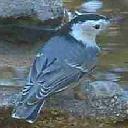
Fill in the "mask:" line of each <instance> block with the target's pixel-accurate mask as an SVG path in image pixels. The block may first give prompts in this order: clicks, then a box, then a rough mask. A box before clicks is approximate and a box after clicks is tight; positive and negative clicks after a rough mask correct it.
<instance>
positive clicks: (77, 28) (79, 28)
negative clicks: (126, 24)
mask: <svg viewBox="0 0 128 128" xmlns="http://www.w3.org/2000/svg"><path fill="white" fill-rule="evenodd" d="M109 25H110V21H109V20H103V19H100V20H87V21H85V22H81V23H77V24H74V25H73V26H72V31H71V33H70V34H71V35H72V36H73V37H74V38H75V39H77V40H79V41H82V42H83V43H84V44H87V45H88V46H90V45H91V46H94V45H96V41H95V38H96V35H98V34H99V33H100V32H101V31H103V30H105V29H106V28H107V27H108V26H109Z"/></svg>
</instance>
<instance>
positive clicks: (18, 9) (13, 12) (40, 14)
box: [0, 0, 64, 20]
mask: <svg viewBox="0 0 128 128" xmlns="http://www.w3.org/2000/svg"><path fill="white" fill-rule="evenodd" d="M63 13H64V10H63V3H62V1H61V0H13V1H12V0H4V1H3V0H0V16H1V17H15V18H16V17H20V16H36V17H37V18H39V19H40V20H47V19H50V18H51V17H52V18H56V17H60V16H62V15H63Z"/></svg>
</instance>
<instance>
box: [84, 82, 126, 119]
mask: <svg viewBox="0 0 128 128" xmlns="http://www.w3.org/2000/svg"><path fill="white" fill-rule="evenodd" d="M85 90H86V95H87V97H88V100H87V102H88V105H89V109H88V116H91V117H95V118H99V119H101V118H111V119H113V120H117V121H119V120H120V121H121V120H124V119H128V91H124V90H123V89H122V88H121V87H120V86H119V85H118V84H116V83H114V82H110V81H96V82H93V83H91V84H89V85H88V86H86V89H85Z"/></svg>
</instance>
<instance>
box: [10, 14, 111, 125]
mask: <svg viewBox="0 0 128 128" xmlns="http://www.w3.org/2000/svg"><path fill="white" fill-rule="evenodd" d="M109 23H110V21H109V19H108V18H106V17H105V16H102V15H98V14H83V15H78V16H76V17H74V18H73V19H72V20H71V21H70V22H69V23H68V24H66V25H64V26H63V27H62V29H61V30H62V31H60V30H58V32H57V33H56V34H55V35H54V36H53V37H52V38H50V39H49V40H48V41H47V42H46V43H45V45H44V46H43V47H42V49H41V50H40V53H38V54H37V56H36V58H35V60H34V62H33V65H32V67H31V69H30V73H29V76H28V81H27V83H26V85H25V86H24V88H23V90H22V96H21V99H20V101H18V102H17V103H16V105H15V108H14V111H13V114H12V117H13V118H18V119H24V120H26V121H28V122H29V123H33V122H34V121H35V120H36V119H37V116H38V114H39V113H40V111H41V108H42V107H43V105H44V103H45V100H46V98H47V97H48V96H50V95H52V94H54V93H55V92H59V91H62V90H64V89H65V88H67V87H68V86H69V85H70V84H71V83H73V82H75V81H79V80H80V78H81V77H82V76H83V75H84V74H88V73H89V72H91V70H92V69H93V68H94V67H95V65H96V58H97V54H98V53H99V52H100V48H99V47H98V46H97V44H96V41H95V38H96V35H97V34H99V33H100V31H102V30H104V29H105V28H106V27H107V26H108V25H109ZM64 30H66V31H64Z"/></svg>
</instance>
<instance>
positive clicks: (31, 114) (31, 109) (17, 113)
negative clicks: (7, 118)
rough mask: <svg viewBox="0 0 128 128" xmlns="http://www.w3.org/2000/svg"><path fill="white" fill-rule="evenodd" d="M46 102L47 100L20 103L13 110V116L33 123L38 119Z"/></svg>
mask: <svg viewBox="0 0 128 128" xmlns="http://www.w3.org/2000/svg"><path fill="white" fill-rule="evenodd" d="M44 103H45V100H43V101H41V102H38V103H36V104H31V105H30V104H29V105H28V104H20V103H19V104H18V105H16V107H15V109H14V110H13V113H12V117H13V118H16V119H24V120H26V121H27V122H29V123H33V122H34V121H36V119H37V117H38V114H39V113H40V111H41V108H42V107H43V105H44Z"/></svg>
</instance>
